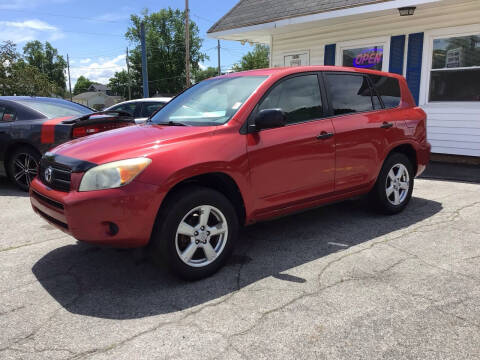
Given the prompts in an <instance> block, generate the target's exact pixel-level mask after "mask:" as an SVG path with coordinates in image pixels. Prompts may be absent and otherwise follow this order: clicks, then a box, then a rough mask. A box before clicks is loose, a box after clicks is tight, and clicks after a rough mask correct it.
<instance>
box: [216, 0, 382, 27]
mask: <svg viewBox="0 0 480 360" xmlns="http://www.w3.org/2000/svg"><path fill="white" fill-rule="evenodd" d="M386 1H391V0H240V1H239V2H238V3H237V4H236V5H235V6H234V7H233V8H232V9H231V10H230V11H229V12H228V13H226V14H225V15H224V16H223V17H222V18H221V19H220V20H218V21H217V22H216V23H215V24H213V26H212V27H211V28H210V29H209V30H208V33H214V32H219V31H224V30H230V29H236V28H241V27H244V26H251V25H258V24H264V23H268V22H272V21H277V20H281V19H286V18H292V17H298V16H304V15H311V14H318V13H322V12H328V11H333V10H339V9H344V8H350V7H356V6H361V5H369V4H375V3H380V2H386Z"/></svg>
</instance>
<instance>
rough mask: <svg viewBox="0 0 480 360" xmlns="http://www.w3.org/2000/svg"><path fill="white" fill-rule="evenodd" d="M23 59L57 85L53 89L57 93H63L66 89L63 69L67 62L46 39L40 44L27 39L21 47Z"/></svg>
mask: <svg viewBox="0 0 480 360" xmlns="http://www.w3.org/2000/svg"><path fill="white" fill-rule="evenodd" d="M23 54H24V58H25V61H26V62H27V63H28V64H29V65H30V66H34V67H36V68H37V69H38V70H39V71H40V72H41V73H42V74H45V75H46V76H47V78H48V79H49V80H50V81H51V82H53V83H54V84H55V85H56V86H57V88H58V89H57V90H56V91H55V92H56V93H57V94H59V95H63V94H64V93H65V91H66V77H65V69H66V68H67V62H66V61H65V59H64V58H63V56H61V55H59V54H58V50H57V49H55V48H54V47H53V46H52V45H51V44H50V43H49V42H48V41H46V42H45V44H42V43H41V42H40V41H38V40H35V41H29V42H27V43H26V44H25V46H24V47H23Z"/></svg>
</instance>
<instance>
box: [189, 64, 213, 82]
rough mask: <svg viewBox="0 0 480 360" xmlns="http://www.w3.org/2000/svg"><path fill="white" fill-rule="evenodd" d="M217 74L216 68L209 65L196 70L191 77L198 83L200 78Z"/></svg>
mask: <svg viewBox="0 0 480 360" xmlns="http://www.w3.org/2000/svg"><path fill="white" fill-rule="evenodd" d="M217 75H218V68H215V67H211V66H209V67H208V68H206V69H205V70H198V71H197V72H196V73H195V74H194V76H193V78H194V79H195V82H196V83H198V82H200V81H202V80H205V79H209V78H211V77H215V76H217Z"/></svg>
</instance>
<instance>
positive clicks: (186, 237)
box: [175, 205, 228, 267]
mask: <svg viewBox="0 0 480 360" xmlns="http://www.w3.org/2000/svg"><path fill="white" fill-rule="evenodd" d="M227 239H228V223H227V220H226V218H225V216H224V215H223V213H222V212H221V211H220V210H219V209H217V208H216V207H214V206H210V205H201V206H197V207H195V208H194V209H192V210H190V211H189V212H188V213H187V214H186V215H185V216H184V217H183V219H182V221H180V224H179V225H178V228H177V232H176V235H175V246H176V249H177V254H178V256H179V258H180V259H181V260H182V261H183V262H184V263H185V264H187V265H189V266H193V267H204V266H207V265H209V264H211V263H212V262H214V261H215V260H216V259H217V258H218V257H219V256H220V254H221V253H222V252H223V250H224V249H225V244H226V242H227Z"/></svg>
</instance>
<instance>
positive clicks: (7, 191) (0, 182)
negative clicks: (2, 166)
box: [0, 176, 28, 197]
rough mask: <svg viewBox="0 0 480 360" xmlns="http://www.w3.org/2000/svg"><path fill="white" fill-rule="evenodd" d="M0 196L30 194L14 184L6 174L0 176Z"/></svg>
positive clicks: (24, 195)
mask: <svg viewBox="0 0 480 360" xmlns="http://www.w3.org/2000/svg"><path fill="white" fill-rule="evenodd" d="M0 196H22V197H26V196H28V192H26V191H22V190H20V189H19V188H17V187H16V186H15V185H13V184H12V183H11V182H10V180H9V179H8V178H7V177H6V176H0Z"/></svg>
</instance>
